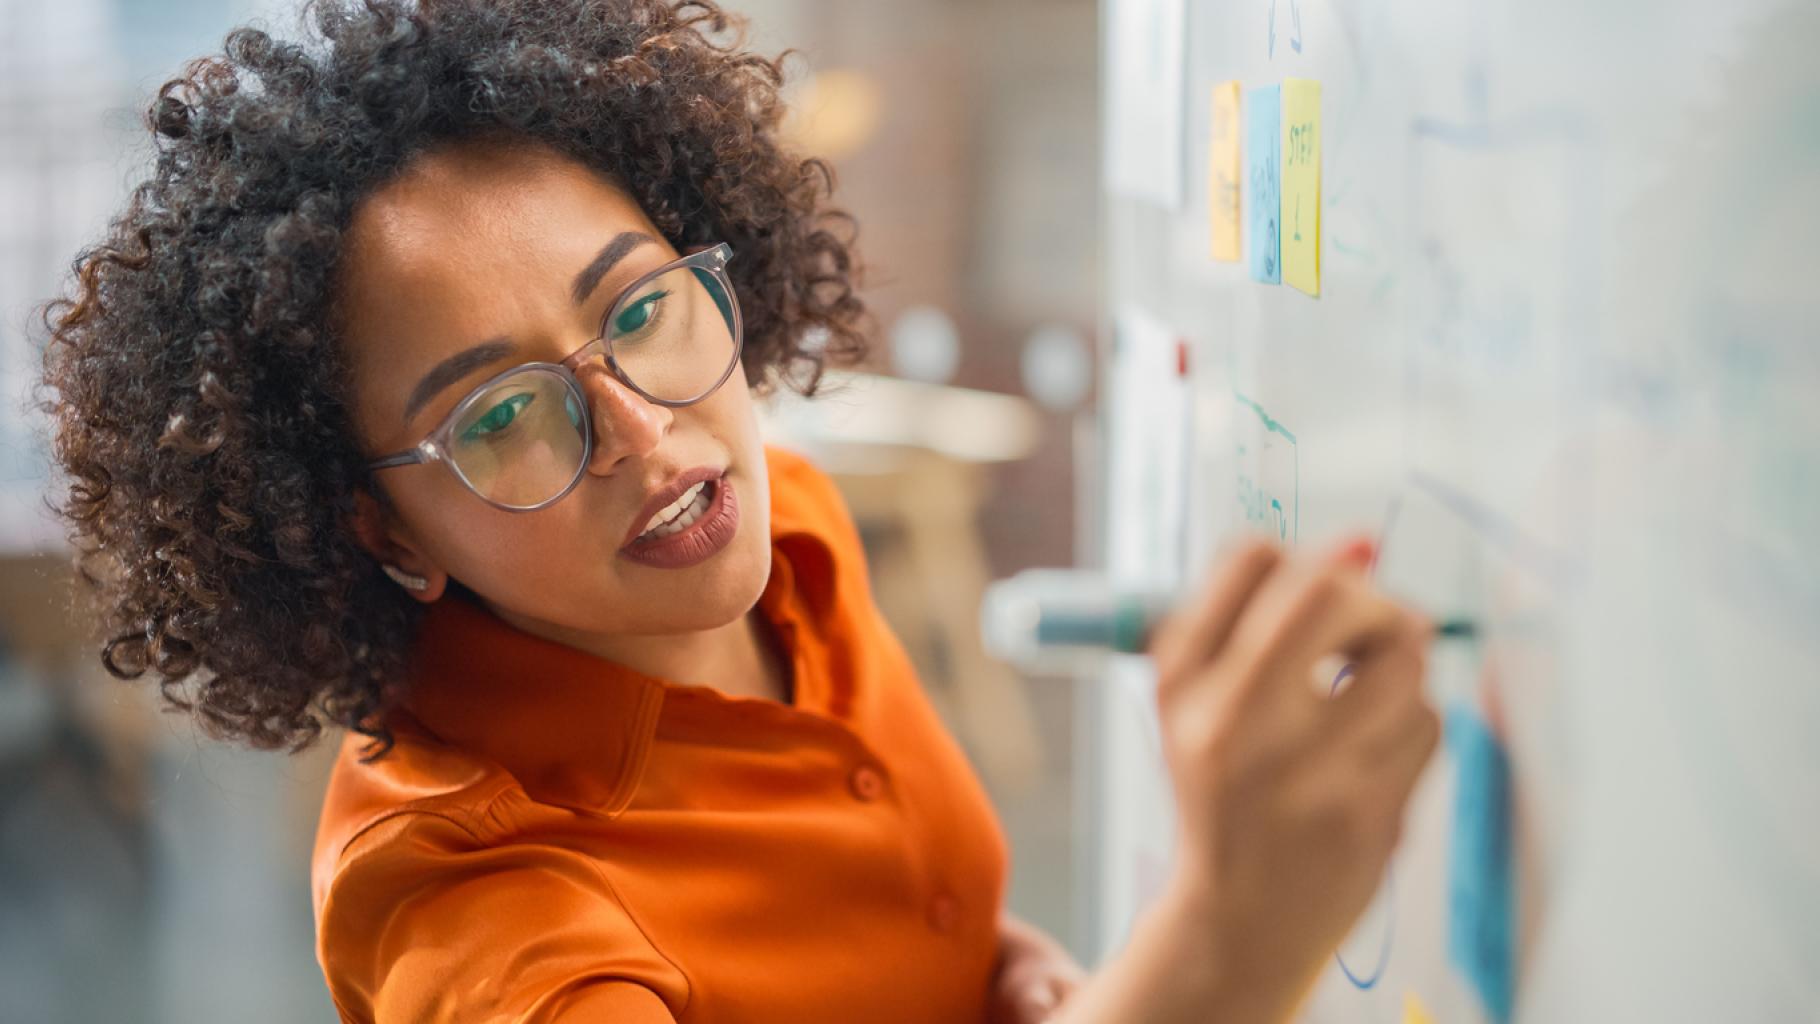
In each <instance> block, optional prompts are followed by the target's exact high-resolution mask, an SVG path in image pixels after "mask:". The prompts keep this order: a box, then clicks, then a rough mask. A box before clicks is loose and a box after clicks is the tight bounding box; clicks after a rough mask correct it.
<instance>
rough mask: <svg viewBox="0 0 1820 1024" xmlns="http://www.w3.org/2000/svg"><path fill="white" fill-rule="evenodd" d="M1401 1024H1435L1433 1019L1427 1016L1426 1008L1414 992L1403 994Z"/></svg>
mask: <svg viewBox="0 0 1820 1024" xmlns="http://www.w3.org/2000/svg"><path fill="white" fill-rule="evenodd" d="M1403 1024H1435V1019H1434V1018H1433V1017H1430V1016H1429V1015H1428V1007H1426V1006H1423V1005H1422V1000H1421V999H1419V998H1417V997H1416V994H1415V993H1414V992H1405V993H1403Z"/></svg>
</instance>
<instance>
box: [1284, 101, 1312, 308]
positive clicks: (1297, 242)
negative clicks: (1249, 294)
mask: <svg viewBox="0 0 1820 1024" xmlns="http://www.w3.org/2000/svg"><path fill="white" fill-rule="evenodd" d="M1282 144H1283V213H1282V218H1283V220H1282V223H1283V281H1284V282H1285V283H1286V284H1288V285H1289V286H1291V287H1293V288H1297V289H1300V290H1301V291H1304V292H1306V293H1308V294H1309V295H1319V294H1321V83H1319V82H1316V81H1312V80H1310V79H1307V78H1286V79H1284V80H1283V142H1282Z"/></svg>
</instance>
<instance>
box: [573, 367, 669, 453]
mask: <svg viewBox="0 0 1820 1024" xmlns="http://www.w3.org/2000/svg"><path fill="white" fill-rule="evenodd" d="M577 376H579V377H580V378H581V382H582V391H583V392H584V393H585V394H586V395H587V396H588V401H589V403H591V404H590V406H589V409H590V411H591V412H592V413H593V416H594V454H593V455H592V456H590V457H589V460H588V471H589V472H590V473H594V474H596V475H600V476H605V475H606V474H608V473H611V472H612V471H613V467H614V466H616V465H618V464H619V462H620V461H621V460H622V459H626V458H630V457H633V456H643V455H649V454H650V453H651V452H652V450H654V449H655V448H656V447H657V445H658V442H660V441H662V440H663V436H664V434H665V433H667V432H668V431H669V429H670V424H671V423H672V422H673V421H674V420H675V419H676V414H675V412H674V411H673V410H672V409H670V408H669V407H668V406H663V405H658V404H656V403H654V402H648V401H646V400H645V399H644V397H643V396H641V395H640V394H639V393H638V392H636V391H633V390H632V389H631V388H629V387H627V386H626V384H625V382H624V381H622V380H620V379H619V378H618V377H615V376H614V375H613V371H612V370H610V369H608V368H607V367H606V366H604V365H601V364H599V363H595V364H592V365H589V366H586V367H584V368H582V370H581V372H580V373H578V374H577Z"/></svg>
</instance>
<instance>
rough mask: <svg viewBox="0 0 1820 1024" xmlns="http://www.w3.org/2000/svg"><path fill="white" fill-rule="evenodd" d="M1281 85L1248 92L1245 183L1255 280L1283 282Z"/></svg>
mask: <svg viewBox="0 0 1820 1024" xmlns="http://www.w3.org/2000/svg"><path fill="white" fill-rule="evenodd" d="M1282 122H1283V90H1282V86H1277V85H1267V86H1263V87H1261V88H1257V89H1251V90H1249V91H1247V92H1246V93H1245V183H1246V184H1247V185H1248V186H1250V187H1249V188H1248V189H1247V190H1246V192H1247V195H1246V200H1245V201H1246V202H1247V203H1248V204H1250V205H1249V206H1248V207H1247V210H1246V225H1247V227H1249V228H1250V230H1249V231H1248V232H1247V235H1248V237H1247V238H1246V245H1247V246H1249V251H1250V253H1251V277H1252V280H1255V281H1262V282H1264V283H1265V284H1280V283H1282V280H1283V260H1282V255H1281V251H1280V248H1281V242H1280V240H1279V239H1278V238H1277V224H1278V222H1279V219H1280V218H1281V216H1282V213H1283V200H1282V194H1283V193H1282V179H1281V177H1280V172H1281V167H1282V161H1281V160H1280V155H1281V152H1282V148H1283V137H1282Z"/></svg>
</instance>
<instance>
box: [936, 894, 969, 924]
mask: <svg viewBox="0 0 1820 1024" xmlns="http://www.w3.org/2000/svg"><path fill="white" fill-rule="evenodd" d="M960 916H961V905H960V902H959V901H958V900H956V899H955V898H954V897H953V896H950V895H949V894H947V893H942V894H941V895H939V896H937V897H936V898H935V899H934V900H932V901H930V903H929V923H930V924H931V925H933V926H934V928H935V930H936V931H938V932H950V931H953V930H954V925H955V923H956V922H958V921H959V920H960Z"/></svg>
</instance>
